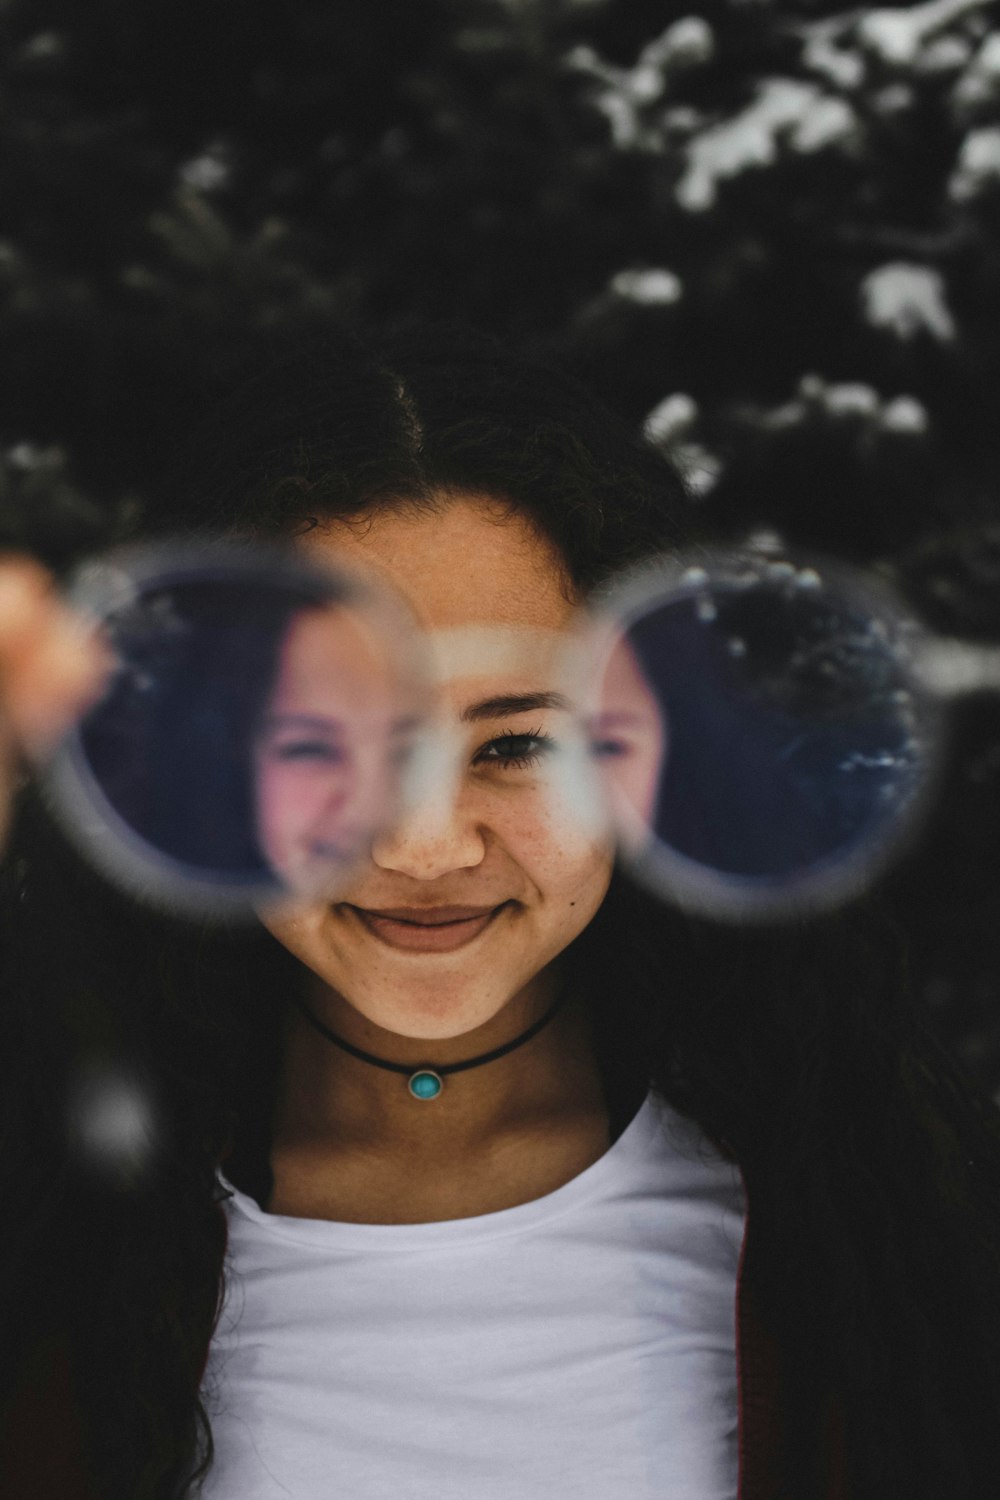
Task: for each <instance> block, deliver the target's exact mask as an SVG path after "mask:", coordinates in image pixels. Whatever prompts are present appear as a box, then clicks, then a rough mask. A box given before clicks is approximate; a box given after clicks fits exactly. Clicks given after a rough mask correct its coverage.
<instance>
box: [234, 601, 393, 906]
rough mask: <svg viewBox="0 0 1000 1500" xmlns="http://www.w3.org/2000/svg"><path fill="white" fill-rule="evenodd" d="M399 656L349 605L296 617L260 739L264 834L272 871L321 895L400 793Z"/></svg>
mask: <svg viewBox="0 0 1000 1500" xmlns="http://www.w3.org/2000/svg"><path fill="white" fill-rule="evenodd" d="M395 687H396V684H395V681H394V674H393V670H392V665H391V662H390V661H389V659H388V657H387V654H386V652H385V650H384V649H383V648H382V643H381V641H379V640H378V639H376V638H375V637H374V635H373V632H372V630H371V629H370V628H368V627H367V625H366V622H365V620H364V619H363V618H362V616H361V615H360V613H359V612H358V611H357V610H355V609H351V608H348V607H346V606H345V605H342V604H335V605H329V606H326V607H323V608H314V609H302V610H299V611H298V613H297V614H295V615H294V616H293V618H292V620H291V621H290V623H289V625H288V627H287V629H286V631H285V633H284V636H283V639H282V642H281V649H280V651H279V653H278V669H277V672H276V674H275V680H274V684H273V686H272V688H271V693H270V696H269V698H268V702H267V705H266V707H265V710H264V713H263V715H262V718H261V723H260V726H259V729H258V731H257V734H256V736H255V739H254V745H253V783H254V798H255V805H256V822H257V837H258V841H259V843H260V846H261V848H262V850H263V851H264V853H265V855H266V856H267V860H268V863H269V864H270V866H271V868H272V869H273V870H274V871H275V872H276V873H277V874H278V875H280V876H281V878H282V880H283V881H284V882H285V884H286V885H287V886H288V887H289V888H290V889H291V890H294V891H298V892H299V893H303V894H305V893H308V894H313V895H315V894H316V893H317V891H318V890H320V889H322V888H323V886H324V885H326V886H327V887H329V885H330V882H331V877H335V876H336V875H337V874H338V872H339V871H340V870H341V869H343V868H344V866H345V865H347V866H349V865H350V863H351V862H352V861H353V860H354V859H355V858H356V857H357V855H358V853H359V851H360V850H361V849H362V846H363V843H364V840H365V838H366V836H367V834H368V833H369V831H370V830H371V829H373V828H375V827H378V825H379V824H380V823H381V822H382V821H383V817H382V812H383V809H384V808H385V806H386V804H387V802H388V801H389V799H390V796H391V791H392V772H393V761H392V754H391V751H392V746H393V739H392V718H393V715H394V711H395Z"/></svg>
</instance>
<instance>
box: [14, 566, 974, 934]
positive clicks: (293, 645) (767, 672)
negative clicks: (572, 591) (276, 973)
mask: <svg viewBox="0 0 1000 1500" xmlns="http://www.w3.org/2000/svg"><path fill="white" fill-rule="evenodd" d="M68 593H69V602H70V603H71V604H74V605H75V606H76V607H77V608H78V609H79V610H81V611H83V612H84V614H86V615H88V616H89V617H90V618H91V620H92V621H93V627H94V629H95V630H97V631H99V632H100V633H101V635H102V636H103V637H104V639H105V641H106V643H107V645H108V646H109V647H110V649H111V653H112V656H113V659H114V660H115V662H116V666H115V668H114V670H113V671H112V673H111V675H110V677H109V680H108V683H107V685H106V688H105V691H104V694H103V696H102V697H101V698H100V700H99V701H98V702H97V703H96V704H95V705H94V706H93V707H92V708H91V709H90V710H89V711H88V713H87V714H86V715H85V716H84V717H83V719H82V720H81V721H80V722H79V723H78V724H77V725H76V726H74V727H73V729H71V731H70V732H69V733H68V734H67V735H66V737H65V739H64V740H63V742H62V744H61V745H60V746H59V747H58V749H57V750H56V752H55V754H54V756H53V757H52V758H51V760H50V761H49V762H48V763H47V764H46V766H45V767H44V775H43V785H44V787H45V790H46V794H47V796H48V798H49V800H50V803H51V805H52V806H53V808H54V810H55V811H56V813H57V814H58V816H59V817H60V818H61V820H62V821H63V823H64V824H65V826H66V828H67V829H68V831H69V832H70V833H71V835H72V836H73V837H74V838H75V839H76V840H77V842H78V843H79V844H80V846H81V847H82V848H83V850H84V851H85V853H86V854H87V856H88V857H89V858H90V859H91V860H92V861H94V862H95V863H96V864H97V865H98V866H99V867H101V868H102V869H103V870H105V871H106V872H107V873H108V874H109V875H110V876H111V877H112V878H113V879H115V880H116V881H118V882H119V883H120V884H122V885H123V886H124V887H125V888H126V889H128V890H129V891H130V892H132V893H133V894H135V895H137V896H139V897H140V898H141V899H146V900H149V901H153V902H155V903H156V904H158V905H161V906H163V905H165V906H167V907H168V908H170V909H174V910H179V911H183V912H189V913H199V914H202V913H213V914H227V915H238V914H241V913H246V914H249V913H251V912H252V911H255V910H258V909H259V908H260V907H261V906H262V905H265V904H268V903H273V902H279V901H283V900H288V899H289V898H295V899H301V898H308V899H316V898H322V899H326V900H333V899H336V898H337V897H338V895H340V894H343V893H344V892H346V891H347V890H348V889H349V887H350V884H351V882H352V881H353V880H355V879H356V878H357V875H358V873H359V872H360V870H361V869H362V868H363V867H364V864H365V862H366V861H367V860H368V859H370V857H371V848H372V843H373V840H375V839H377V838H379V837H382V836H387V835H391V834H392V832H393V830H394V829H396V828H397V827H398V826H399V823H400V820H401V819H405V818H409V817H411V816H412V815H413V813H414V809H417V808H419V807H421V806H424V805H426V804H427V802H428V800H432V801H433V800H434V799H437V801H438V802H439V803H441V802H444V803H447V802H448V800H449V798H450V797H451V796H452V793H453V791H454V787H455V778H456V777H457V776H458V775H459V774H460V764H461V756H462V754H463V753H464V751H463V749H462V747H461V744H460V742H459V740H458V739H456V737H455V735H454V733H453V731H449V730H448V729H447V728H446V727H445V726H443V725H442V724H441V722H440V721H439V720H438V719H437V718H436V717H435V714H434V713H433V712H432V711H431V705H433V703H434V701H435V693H436V691H437V689H438V688H439V687H440V685H441V682H442V680H443V677H442V674H443V673H444V674H445V675H446V674H447V673H448V672H449V671H453V670H455V669H456V664H459V665H460V668H461V670H462V671H467V672H471V671H477V672H478V673H479V674H480V675H481V674H482V673H484V672H485V673H487V674H489V673H490V672H493V673H496V672H498V671H499V670H500V669H501V667H502V668H503V669H504V671H506V670H507V668H508V667H511V666H513V667H514V668H516V672H515V676H516V677H517V682H519V683H520V686H521V687H523V688H524V689H525V691H527V690H529V689H534V690H543V689H544V690H545V691H547V692H549V693H550V694H553V695H556V696H557V697H558V698H559V699H560V701H562V702H563V703H564V704H565V705H567V707H568V712H567V713H566V714H565V717H564V721H563V722H561V733H560V736H558V737H556V738H555V742H554V743H553V745H552V747H551V751H550V753H549V754H548V755H547V756H546V757H545V759H544V762H543V764H542V766H541V767H540V768H539V769H538V770H537V772H536V773H533V775H534V782H535V785H536V786H537V787H538V788H540V794H541V795H542V796H543V797H544V798H546V799H548V802H549V804H550V805H551V806H552V807H553V808H556V807H557V808H558V810H559V814H560V816H564V817H568V818H570V819H572V820H574V821H575V823H576V825H577V826H578V827H579V829H580V830H581V831H583V832H585V833H586V834H587V835H588V836H590V837H592V838H594V839H607V840H608V842H609V845H611V846H613V847H614V850H615V852H616V854H617V857H618V858H620V860H621V861H622V863H623V865H624V866H625V867H627V868H628V869H629V870H630V872H631V873H632V875H633V876H634V878H635V879H636V880H637V881H639V882H640V883H641V884H643V885H644V886H645V887H646V888H647V889H649V890H651V891H652V892H653V893H654V894H656V895H657V896H659V897H660V898H661V899H663V900H664V901H667V902H671V903H674V904H677V905H680V906H682V907H685V908H687V909H690V910H693V911H696V912H700V913H704V914H707V915H710V916H713V917H716V918H719V919H722V920H730V921H736V922H749V921H759V920H783V919H786V918H788V917H789V916H792V915H794V914H797V913H802V912H809V911H814V910H820V909H823V908H827V907H830V906H834V905H836V904H838V903H840V902H843V901H844V900H846V899H849V898H850V897H851V896H853V895H854V894H856V893H858V892H860V891H861V890H863V889H864V888H865V887H866V886H867V885H868V884H869V883H870V882H871V881H872V880H873V879H875V878H876V877H877V876H878V875H879V874H880V873H881V872H882V871H883V869H884V868H885V867H886V866H887V865H888V864H889V863H890V862H891V860H892V859H894V858H896V857H898V855H899V854H900V853H901V852H902V850H903V849H904V848H905V847H906V845H907V843H908V842H909V841H911V840H912V839H913V838H914V836H915V835H916V834H917V832H918V831H919V828H920V827H921V824H922V821H923V819H924V817H925V816H926V813H927V810H928V808H929V807H930V805H932V802H933V797H934V792H935V786H936V783H937V779H938V776H939V774H940V766H941V760H942V754H943V747H944V743H945V739H946V732H947V707H948V703H949V701H950V700H951V699H953V698H955V697H956V696H958V695H960V694H963V693H967V692H970V691H981V690H983V689H998V688H1000V650H989V649H988V648H983V647H977V646H973V645H970V644H969V643H965V642H959V641H952V640H947V639H944V638H942V637H938V636H936V635H934V634H932V633H931V632H929V631H928V630H927V629H925V628H924V627H923V626H922V625H921V624H920V622H919V621H918V620H917V619H916V618H915V617H914V616H913V615H912V614H910V613H909V612H908V611H907V610H906V609H905V608H904V607H903V606H902V604H901V603H900V602H899V600H898V599H897V598H896V597H895V595H894V594H893V593H892V592H891V591H890V590H889V589H888V588H887V587H885V586H883V585H881V584H879V583H876V582H875V581H874V580H872V579H870V578H868V577H867V576H866V575H863V574H862V573H860V572H859V571H858V570H855V569H852V568H848V567H845V566H843V565H841V564H837V563H834V562H832V561H828V560H815V559H802V558H792V557H787V556H781V557H776V556H773V555H768V554H765V553H763V552H755V551H753V550H752V549H747V550H744V551H739V552H735V551H734V552H725V551H712V550H705V551H700V552H698V553H697V554H688V555H683V556H680V557H668V556H661V557H657V558H654V559H651V560H650V561H649V562H647V563H644V564H642V565H641V566H640V567H638V568H636V569H633V570H630V571H629V572H627V573H625V574H622V575H618V576H616V577H615V578H613V579H612V580H610V582H609V583H608V584H607V585H606V586H604V587H603V588H601V589H600V590H598V591H596V592H595V593H593V594H592V595H591V596H590V597H589V599H588V600H587V603H586V605H585V606H583V607H581V609H580V610H579V611H578V615H577V618H576V620H575V622H574V625H573V627H572V628H571V629H570V630H569V631H568V632H566V633H565V634H564V635H562V636H561V637H560V639H559V641H558V642H556V643H554V644H553V651H552V653H551V673H550V675H549V676H548V677H547V678H546V680H545V681H544V682H537V683H533V682H531V681H529V678H530V676H531V671H530V668H531V666H532V665H534V666H535V667H536V668H537V666H538V663H539V661H540V660H541V658H540V657H539V656H538V655H537V653H536V652H533V651H532V650H531V649H530V645H531V643H530V642H528V640H527V636H530V635H531V634H532V633H531V632H527V634H526V636H525V646H526V653H522V655H521V656H519V655H518V653H517V651H515V652H514V653H513V655H511V653H510V651H509V650H508V649H507V647H506V646H505V649H504V651H500V650H499V649H494V647H495V643H494V642H493V641H492V640H491V635H490V631H489V630H488V629H483V628H476V629H470V630H469V631H468V632H465V637H467V638H463V640H462V641H461V642H460V643H458V644H459V645H460V646H461V648H462V649H461V650H460V651H458V654H457V656H456V654H455V650H454V648H455V645H456V642H455V639H454V637H455V636H456V632H454V631H452V632H450V633H449V635H450V637H452V639H451V640H450V642H449V645H450V648H452V649H451V654H450V655H448V654H447V653H446V654H445V656H442V653H441V651H440V649H437V647H436V644H435V643H434V642H432V641H430V640H429V639H427V638H426V637H425V634H424V632H422V631H421V628H420V627H419V625H418V623H417V621H416V619H415V617H414V615H413V613H412V612H411V611H410V609H409V607H408V606H407V604H406V603H405V601H404V600H403V599H402V598H401V597H399V596H398V595H397V594H396V593H395V592H394V591H392V590H391V589H389V588H387V587H386V585H385V584H384V583H383V582H382V581H381V580H376V578H375V577H374V576H370V575H369V574H368V573H367V572H366V571H363V570H361V569H359V568H356V567H351V568H347V567H341V566H340V565H338V566H337V567H335V568H327V567H320V566H319V565H317V564H316V563H314V562H312V561H311V560H310V561H306V560H304V559H303V558H302V557H301V555H299V554H297V553H293V552H291V551H289V550H287V549H284V548H281V547H278V546H276V545H275V546H249V545H242V544H237V543H233V542H221V541H212V542H205V543H198V544H194V543H191V542H170V543H162V544H156V545H150V546H145V547H139V548H134V549H131V550H128V551H125V552H118V553H114V554H110V555H108V556H106V557H103V558H98V559H95V560H93V561H91V562H90V563H88V564H85V565H84V567H83V568H82V569H80V570H79V571H78V573H77V574H76V575H75V577H74V579H73V580H72V581H71V584H70V587H69V591H68ZM459 634H461V633H459ZM510 634H511V632H507V635H508V636H509V635H510ZM514 635H515V636H516V632H514ZM508 645H509V642H508ZM518 674H519V675H518ZM498 680H499V679H498ZM505 680H506V681H507V682H508V686H509V683H510V682H511V681H514V679H513V678H511V677H510V675H509V673H508V675H507V678H506V679H505ZM504 691H507V689H506V688H505V689H504ZM519 738H520V739H522V740H524V739H527V738H529V737H528V736H519Z"/></svg>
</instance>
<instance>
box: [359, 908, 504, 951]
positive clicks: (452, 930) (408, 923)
mask: <svg viewBox="0 0 1000 1500" xmlns="http://www.w3.org/2000/svg"><path fill="white" fill-rule="evenodd" d="M509 904H510V903H509V902H506V901H504V902H502V903H501V905H500V906H495V907H493V908H492V909H487V910H486V911H485V912H482V913H480V914H479V915H475V916H470V917H461V918H458V919H455V918H453V919H451V920H450V921H445V922H441V921H437V922H420V921H417V920H416V919H415V918H410V917H385V916H380V915H379V914H378V913H377V912H370V911H366V910H365V909H364V908H363V907H360V906H348V908H347V909H348V911H350V912H353V914H354V916H355V917H356V918H357V920H358V921H359V922H360V923H361V925H362V926H363V927H364V928H365V929H366V930H367V931H368V932H370V933H371V934H372V935H373V936H374V937H376V938H378V939H380V940H381V941H382V942H384V943H387V944H388V945H389V946H390V947H392V948H408V949H411V950H414V951H417V952H425V953H443V952H447V951H449V950H450V949H452V948H459V947H464V945H465V944H466V943H468V942H472V941H474V939H475V938H476V937H478V935H479V934H480V933H481V932H485V931H486V929H487V928H488V927H490V926H491V925H492V924H493V922H494V920H495V919H496V918H497V917H498V916H499V915H500V913H501V912H503V911H505V910H506V908H507V906H508V905H509Z"/></svg>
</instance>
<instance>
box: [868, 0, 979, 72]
mask: <svg viewBox="0 0 1000 1500" xmlns="http://www.w3.org/2000/svg"><path fill="white" fill-rule="evenodd" d="M987 3H988V0H926V3H925V4H923V5H911V6H910V7H909V8H908V9H906V8H904V9H901V10H870V11H867V12H865V13H864V14H863V15H862V16H861V18H860V19H859V21H858V23H857V28H856V35H857V38H858V40H859V42H861V44H862V46H863V47H865V48H867V50H868V51H869V52H873V53H875V55H876V56H877V57H880V58H881V59H882V61H883V62H885V63H889V64H894V65H895V66H897V67H910V66H912V65H913V64H914V63H916V62H917V60H918V58H919V56H920V53H921V51H922V49H923V47H924V45H925V43H927V42H928V41H929V40H930V39H931V37H933V36H934V34H935V33H936V32H938V31H943V30H944V29H945V27H946V26H951V25H952V24H953V23H954V22H956V21H959V20H961V19H962V17H963V16H966V15H968V14H969V13H970V12H971V11H974V10H979V9H980V8H982V7H983V6H985V5H986V4H987Z"/></svg>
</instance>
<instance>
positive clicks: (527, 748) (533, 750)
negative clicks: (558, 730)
mask: <svg viewBox="0 0 1000 1500" xmlns="http://www.w3.org/2000/svg"><path fill="white" fill-rule="evenodd" d="M555 743H556V742H555V740H554V739H552V738H551V737H550V736H549V735H547V734H543V733H542V732H541V730H540V729H539V730H536V731H535V732H534V733H533V734H514V733H513V732H512V731H511V730H509V729H505V730H504V732H503V734H502V735H500V736H499V737H498V738H497V739H495V740H490V742H489V744H488V745H484V746H483V748H482V749H481V750H480V751H479V753H478V755H477V756H476V764H480V763H482V762H485V763H487V764H490V763H492V764H494V765H498V766H501V767H502V768H503V769H504V770H507V771H520V770H523V769H525V768H526V767H528V766H533V765H537V763H538V762H539V761H540V760H541V759H542V757H543V756H544V755H547V754H548V753H549V751H551V750H553V749H554V748H555Z"/></svg>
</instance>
